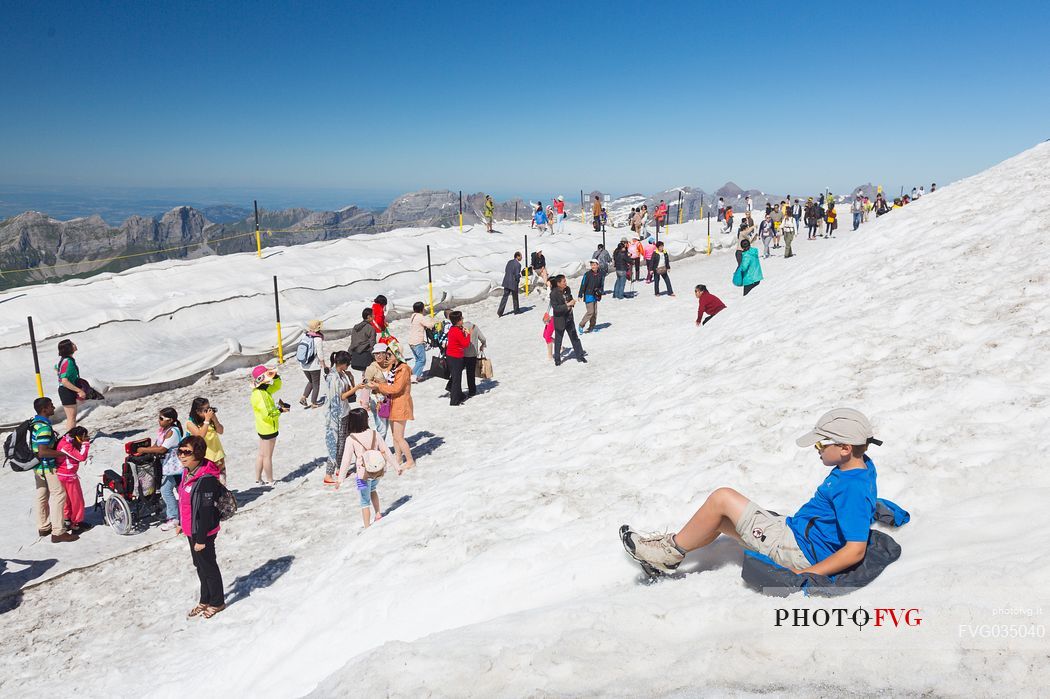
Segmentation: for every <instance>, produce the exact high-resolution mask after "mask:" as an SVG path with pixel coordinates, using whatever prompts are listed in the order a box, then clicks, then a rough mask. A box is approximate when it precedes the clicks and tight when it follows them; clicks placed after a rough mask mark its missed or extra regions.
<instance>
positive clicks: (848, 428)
mask: <svg viewBox="0 0 1050 699" xmlns="http://www.w3.org/2000/svg"><path fill="white" fill-rule="evenodd" d="M821 441H830V442H833V443H835V444H850V445H858V446H859V445H861V444H875V445H880V444H882V440H879V439H875V433H874V431H873V430H872V428H871V422H869V421H868V418H867V417H865V416H864V413H862V412H860V411H859V410H854V409H853V408H835V409H833V410H829V411H828V412H826V413H824V414H823V415H821V416H820V419H819V420H817V425H816V427H814V428H813V429H812V430H811V431H809V432H807V433H806V434H804V435H802V436H801V437H799V438H798V439H796V440H795V444H797V445H798V446H800V447H811V446H813V445H814V444H816V443H817V442H821Z"/></svg>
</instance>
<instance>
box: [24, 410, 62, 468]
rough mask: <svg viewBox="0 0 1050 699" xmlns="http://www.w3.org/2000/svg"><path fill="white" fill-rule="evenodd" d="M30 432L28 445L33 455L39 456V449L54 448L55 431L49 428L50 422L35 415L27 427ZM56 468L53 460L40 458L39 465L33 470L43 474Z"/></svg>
mask: <svg viewBox="0 0 1050 699" xmlns="http://www.w3.org/2000/svg"><path fill="white" fill-rule="evenodd" d="M29 430H30V436H31V439H30V444H32V446H33V453H34V454H39V453H40V447H42V446H43V447H50V448H52V449H54V448H55V444H57V442H58V440H57V439H55V430H54V428H53V427H51V421H50V420H48V419H47V418H46V417H41V416H40V415H37V416H36V417H34V418H33V422H32V423H31V424H30V426H29ZM57 467H58V464H57V463H56V462H55V459H54V458H48V457H41V459H40V463H39V464H37V465H36V466H34V467H33V470H34V471H36V472H37V473H43V472H45V471H54V470H55V469H56V468H57Z"/></svg>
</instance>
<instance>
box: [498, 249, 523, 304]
mask: <svg viewBox="0 0 1050 699" xmlns="http://www.w3.org/2000/svg"><path fill="white" fill-rule="evenodd" d="M519 279H521V253H520V252H516V253H514V258H513V259H512V260H509V261H508V262H507V268H506V270H504V272H503V298H502V299H500V302H499V310H498V311H496V315H498V316H500V317H501V318H502V317H503V311H504V310H505V309H506V308H507V297H508V296H512V297H513V298H514V313H518V280H519Z"/></svg>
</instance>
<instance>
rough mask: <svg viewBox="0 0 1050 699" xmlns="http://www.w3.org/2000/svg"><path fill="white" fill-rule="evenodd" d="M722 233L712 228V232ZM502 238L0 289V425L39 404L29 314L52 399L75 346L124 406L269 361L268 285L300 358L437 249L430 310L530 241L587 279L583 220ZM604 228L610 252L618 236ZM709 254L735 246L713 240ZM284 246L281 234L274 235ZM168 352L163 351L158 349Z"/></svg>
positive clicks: (315, 246)
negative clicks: (64, 350)
mask: <svg viewBox="0 0 1050 699" xmlns="http://www.w3.org/2000/svg"><path fill="white" fill-rule="evenodd" d="M715 228H717V226H715V225H713V226H712V229H715ZM672 229H673V230H674V229H677V230H674V233H673V234H672V235H671V236H670V237H668V238H666V240H667V242H668V250H669V251H670V252H671V253H672V254H674V255H676V256H678V255H684V254H692V253H693V252H694V251H695V249H696V248H702V249H703V250H704V251H705V252H706V249H707V226H706V224H701V223H700V222H692V223H691V224H689V225H688V226H685V225H683V226H673V227H672ZM497 230H498V231H499V233H495V234H491V235H489V234H486V233H484V228H483V227H482V226H477V227H470V226H468V227H466V228H465V229H464V233H462V234H461V233H460V232H459V230H458V228H403V229H398V230H395V231H390V232H389V233H384V234H382V235H381V236H380V235H354V236H350V237H347V238H343V239H340V240H335V241H327V242H320V243H311V244H308V245H298V246H291V247H285V246H280V247H272V248H266V249H264V250H263V259H259V258H257V257H256V255H255V254H254V253H242V254H236V255H223V256H213V257H207V258H203V259H197V260H190V261H178V260H169V261H165V262H158V263H154V264H149V265H143V266H141V267H136V268H134V269H131V270H127V271H125V272H120V273H107V274H101V275H97V276H94V277H89V278H87V279H74V280H70V281H66V282H63V283H60V284H42V285H37V286H28V287H20V288H16V289H10V290H8V291H5V292H3V293H0V372H2V373H3V375H4V376H6V377H9V378H8V381H9V382H10V383H9V390H6V391H4V392H2V393H0V426H7V427H11V426H13V425H15V424H17V423H18V421H19V418H18V415H20V413H21V412H22V411H23V410H24V409H25V408H24V406H25V405H26V404H27V403H29V404H31V403H32V400H33V398H35V397H36V383H35V379H34V376H33V360H32V353H31V351H30V344H29V331H28V327H27V323H26V317H27V316H33V321H34V326H35V330H36V336H37V344H38V347H39V353H40V364H41V373H42V376H43V380H44V385H45V390H47V391H51V392H54V391H56V389H55V386H57V381H56V379H55V378H54V376H55V371H54V368H53V367H54V364H55V362H56V361H57V360H58V356H57V350H56V347H57V345H58V341H59V340H61V339H62V338H65V337H76V338H77V339H76V342H77V346H78V348H79V349H78V353H77V361H78V364H79V365H80V368H81V374H82V375H83V376H84V377H85V378H86V379H88V380H89V381H90V382H92V385H94V386H96V387H98V388H99V389H100V390H102V391H103V392H105V393H107V394H109V395H111V396H113V397H116V398H118V399H123V398H128V397H136V396H140V395H148V394H152V393H155V392H156V390H158V389H160V388H170V387H173V386H180V385H186V384H187V383H191V382H192V381H193V380H195V379H197V378H200V377H201V376H204V375H206V374H208V373H210V372H211V371H213V370H217V371H223V370H229V369H231V368H234V367H239V368H243V367H246V366H251V365H254V364H256V363H258V361H259V360H260V359H265V358H266V357H269V356H273V355H274V353H275V349H274V348H275V346H276V343H277V333H276V329H275V323H274V321H275V318H274V303H273V276H274V275H277V277H278V284H279V287H280V289H281V319H282V321H283V322H282V330H283V344H284V347H285V350H286V353H294V348H295V344H296V342H298V339H299V336H300V334H301V333H302V331H303V328H305V325H306V321H307V320H309V319H311V318H315V317H320V318H322V319H323V320H324V321H325V326H326V329H327V334H328V336H329V337H333V338H334V337H342V336H345V335H348V334H349V332H350V328H352V327H353V326H354V325H355V324H356V323H358V322H360V320H361V307H362V305H367V304H370V303H371V302H372V299H373V298H375V296H376V295H377V294H385V295H386V296H387V298H388V299H390V301H391V303H392V306H391V308H390V309H389V310H390V312H391V315H392V317H394V318H397V317H400V316H402V315H406V314H408V313H410V312H411V307H412V302H414V301H417V300H420V299H423V300H426V299H427V268H426V265H427V246H428V245H429V246H430V248H431V262H432V271H433V277H434V303H435V305H437V306H439V307H442V308H444V307H447V306H450V305H454V304H463V303H470V302H473V301H477V300H479V299H482V298H484V297H486V296H487V295H488V294H489V293H491V292H492V291H493V290H495V289H498V288H499V286H500V284H501V282H502V280H503V268H504V265H505V264H506V261H507V260H508V259H510V256H511V255H512V254H513V252H514V251H515V250H522V248H523V244H524V236H526V235H528V236H529V250H530V251H532V250H535V249H536V248H537V246H539V247H541V248H542V249H543V250H544V252H545V254H546V255H547V261H548V266H549V268H550V269H551V270H552V273H553V272H554V271H557V272H562V273H568V274H582V273H583V271H584V269H585V265H584V263H585V262H586V261H587V260H588V259H589V258H590V255H591V253H592V252H594V249H595V246H596V245H597V244H598V243H599V242H601V235H600V234H597V235H596V234H595V233H594V232H593V231H592V230H591V227H590V224H587V225H586V226H585V225H584V224H582V223H581V222H580V221H579V220H568V221H566V231H567V232H568V233H570V234H571V235H559V236H557V237H555V238H553V239H552V238H550V236H549V234H548V235H545V236H543V237H540V236H539V235H538V234H537V233H538V232H537V231H535V230H530V228H529V224H528V221H526V222H524V223H518V224H514V223H500V224H499V225H498V228H497ZM626 230H627V229H626V228H624V229H610V230H609V233H608V235H607V238H608V242H609V245H610V248H609V249H610V251H611V250H612V249H613V248H615V247H616V241H618V240H619V237H616V238H615V239H614V238H613V236H614V235H616V234H617V233H621V232H622V231H626ZM712 237H713V245H719V244H720V243H721V242H723V241H725V242H728V239H729V237H728V236H727V237H725V238H723V237H722V236H719V235H715V234H714V230H713V231H712ZM273 240H274V241H278V240H279V238H274V239H273ZM158 347H163V348H164V351H163V352H157V351H156V348H158Z"/></svg>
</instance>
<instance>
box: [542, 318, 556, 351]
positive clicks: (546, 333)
mask: <svg viewBox="0 0 1050 699" xmlns="http://www.w3.org/2000/svg"><path fill="white" fill-rule="evenodd" d="M543 341H544V342H546V343H547V359H549V360H551V361H554V316H551V318H550V320H548V321H547V324H546V325H544V326H543Z"/></svg>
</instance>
